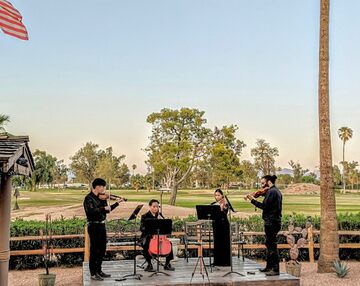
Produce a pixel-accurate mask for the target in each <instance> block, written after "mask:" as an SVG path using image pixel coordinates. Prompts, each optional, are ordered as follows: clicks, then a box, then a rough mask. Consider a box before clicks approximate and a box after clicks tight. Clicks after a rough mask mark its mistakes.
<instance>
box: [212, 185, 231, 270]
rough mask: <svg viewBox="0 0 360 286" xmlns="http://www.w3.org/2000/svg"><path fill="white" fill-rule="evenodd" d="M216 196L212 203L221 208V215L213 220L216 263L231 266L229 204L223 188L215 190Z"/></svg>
mask: <svg viewBox="0 0 360 286" xmlns="http://www.w3.org/2000/svg"><path fill="white" fill-rule="evenodd" d="M214 197H215V202H213V203H212V205H220V208H221V216H220V217H219V218H218V219H216V220H214V221H213V233H214V265H215V266H230V259H231V257H230V247H231V245H230V225H229V221H228V219H227V213H228V211H229V206H228V203H227V201H226V198H225V196H224V193H223V191H222V190H221V189H217V190H216V191H215V193H214Z"/></svg>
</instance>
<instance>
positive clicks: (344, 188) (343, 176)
mask: <svg viewBox="0 0 360 286" xmlns="http://www.w3.org/2000/svg"><path fill="white" fill-rule="evenodd" d="M342 181H343V193H344V194H345V192H346V179H345V140H344V141H343V173H342Z"/></svg>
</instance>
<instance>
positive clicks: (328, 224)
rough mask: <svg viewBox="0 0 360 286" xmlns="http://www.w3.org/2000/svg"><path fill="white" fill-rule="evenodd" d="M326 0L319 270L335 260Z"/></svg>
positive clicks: (325, 2)
mask: <svg viewBox="0 0 360 286" xmlns="http://www.w3.org/2000/svg"><path fill="white" fill-rule="evenodd" d="M329 15H330V0H320V47H319V92H318V94H319V138H320V209H321V211H320V216H321V218H320V257H319V261H318V272H319V273H324V272H327V273H330V272H332V271H333V265H334V262H335V261H336V260H339V234H338V228H337V225H338V223H337V218H336V200H335V192H334V189H333V178H332V154H331V134H330V104H329Z"/></svg>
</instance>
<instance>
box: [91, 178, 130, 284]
mask: <svg viewBox="0 0 360 286" xmlns="http://www.w3.org/2000/svg"><path fill="white" fill-rule="evenodd" d="M105 186H106V182H105V180H103V179H100V178H97V179H95V180H94V181H93V182H92V191H91V192H90V193H89V194H87V195H86V197H85V199H84V209H85V213H86V218H87V221H88V226H87V229H88V233H89V237H90V261H89V268H90V275H91V279H92V280H97V281H103V280H104V278H107V277H111V275H109V274H105V273H104V272H103V271H102V270H101V265H102V260H103V257H104V255H105V251H106V228H105V220H106V214H108V213H110V212H111V211H112V210H114V209H115V208H116V207H117V206H118V205H119V203H120V202H121V201H123V199H122V198H120V197H119V198H118V199H117V202H116V203H114V204H112V205H111V206H110V205H108V203H107V196H106V193H105Z"/></svg>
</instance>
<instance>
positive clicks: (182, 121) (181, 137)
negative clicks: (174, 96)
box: [146, 108, 210, 205]
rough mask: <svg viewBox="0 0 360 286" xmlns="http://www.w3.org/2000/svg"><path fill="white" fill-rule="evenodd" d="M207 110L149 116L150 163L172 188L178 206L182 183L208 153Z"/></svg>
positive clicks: (172, 201)
mask: <svg viewBox="0 0 360 286" xmlns="http://www.w3.org/2000/svg"><path fill="white" fill-rule="evenodd" d="M203 116H204V112H203V111H199V110H197V109H190V108H181V109H180V110H172V109H168V108H164V109H162V110H161V111H160V112H155V113H152V114H150V115H149V116H148V118H147V122H148V123H150V124H151V125H152V133H151V136H150V144H149V146H148V147H147V148H146V151H147V153H148V162H149V164H150V165H151V166H152V168H153V170H154V172H155V173H156V174H157V176H159V177H160V178H161V182H162V184H163V185H164V186H165V187H167V188H171V189H172V191H171V196H170V204H171V205H175V202H176V195H177V191H178V188H179V185H180V184H181V183H182V182H183V181H184V180H186V179H187V177H188V176H189V175H190V173H191V171H192V170H193V168H194V166H196V164H197V161H198V160H199V158H200V157H201V155H202V154H203V153H204V152H205V147H206V139H207V137H208V135H209V132H210V131H209V129H207V128H205V126H204V125H205V123H206V120H205V119H204V118H203Z"/></svg>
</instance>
